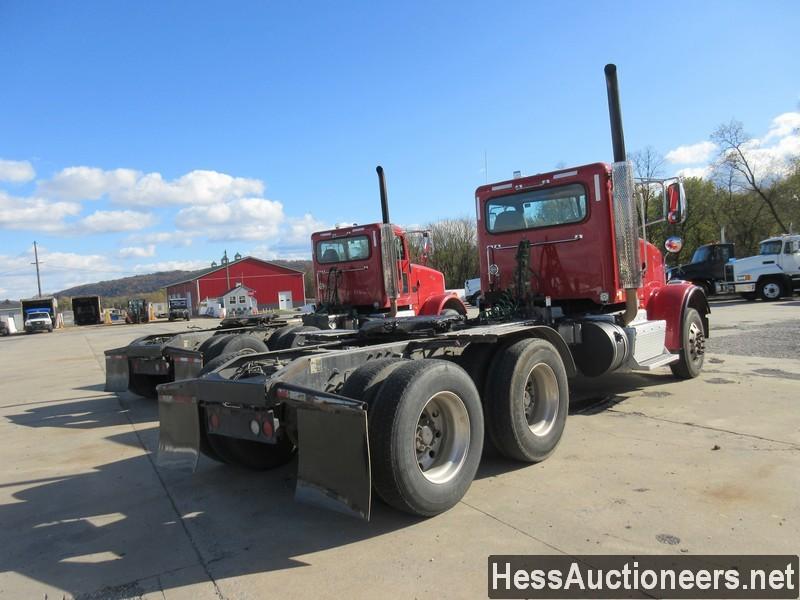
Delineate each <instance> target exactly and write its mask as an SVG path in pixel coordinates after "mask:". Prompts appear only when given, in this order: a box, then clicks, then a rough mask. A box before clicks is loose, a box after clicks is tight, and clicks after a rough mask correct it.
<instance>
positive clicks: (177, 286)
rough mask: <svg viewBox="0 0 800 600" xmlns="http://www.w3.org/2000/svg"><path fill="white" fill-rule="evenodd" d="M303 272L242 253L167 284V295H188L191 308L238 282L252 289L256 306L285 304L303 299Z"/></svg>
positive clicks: (179, 296)
mask: <svg viewBox="0 0 800 600" xmlns="http://www.w3.org/2000/svg"><path fill="white" fill-rule="evenodd" d="M304 276H305V275H304V273H303V272H302V271H298V270H296V269H290V268H289V267H282V266H280V265H276V264H274V263H271V262H267V261H266V260H261V259H260V258H254V257H252V256H245V257H243V258H240V259H238V260H233V261H231V262H229V263H227V264H222V265H220V266H218V267H217V266H214V267H211V268H210V269H206V270H204V271H197V272H196V273H194V274H193V275H192V277H191V278H189V279H184V280H183V281H177V282H175V283H173V284H171V285H168V286H167V297H168V298H188V300H189V305H190V306H191V307H192V311H193V312H194V313H195V314H197V311H198V307H199V305H200V302H201V301H202V300H205V299H206V298H221V297H222V296H224V295H225V292H227V291H229V290H230V289H231V288H233V287H235V286H236V285H237V284H241V285H243V286H247V287H248V288H250V289H251V290H252V291H253V295H254V296H255V298H256V301H257V302H258V308H259V309H264V308H286V309H290V308H293V307H295V306H302V305H304V304H305V303H306V295H305V282H304V280H303V279H304Z"/></svg>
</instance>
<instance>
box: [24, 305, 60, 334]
mask: <svg viewBox="0 0 800 600" xmlns="http://www.w3.org/2000/svg"><path fill="white" fill-rule="evenodd" d="M57 310H58V301H57V300H56V299H55V298H54V297H53V296H42V297H39V298H26V299H25V300H20V311H21V312H22V323H23V329H24V330H25V333H33V332H35V331H50V332H52V331H53V328H54V327H55V326H56V314H57Z"/></svg>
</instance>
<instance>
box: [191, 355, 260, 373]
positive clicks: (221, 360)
mask: <svg viewBox="0 0 800 600" xmlns="http://www.w3.org/2000/svg"><path fill="white" fill-rule="evenodd" d="M255 353H256V351H255V350H253V349H252V348H243V349H242V350H238V351H236V352H225V353H224V354H220V355H219V356H217V357H215V358H212V359H211V360H210V361H208V362H207V363H206V364H204V365H203V368H202V369H200V372H199V373H198V374H197V376H198V377H202V376H203V375H207V374H208V373H211V371H215V370H217V369H218V368H219V367H220V365H223V364H225V363H226V362H228V361H229V360H230V359H232V358H235V357H237V356H242V355H244V354H255Z"/></svg>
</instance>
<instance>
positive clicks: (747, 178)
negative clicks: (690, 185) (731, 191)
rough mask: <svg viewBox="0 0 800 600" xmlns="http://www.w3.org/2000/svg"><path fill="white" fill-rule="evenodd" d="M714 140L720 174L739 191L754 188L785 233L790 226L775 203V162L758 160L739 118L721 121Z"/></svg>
mask: <svg viewBox="0 0 800 600" xmlns="http://www.w3.org/2000/svg"><path fill="white" fill-rule="evenodd" d="M711 140H712V141H713V142H715V143H716V144H717V145H718V146H719V156H718V157H717V162H716V165H715V170H716V171H717V173H718V175H721V176H722V178H723V181H724V180H726V179H727V180H728V182H731V183H734V184H735V185H737V186H738V188H739V189H740V191H752V192H753V193H755V194H756V196H758V198H760V199H761V201H762V202H764V204H765V205H766V206H767V208H768V209H769V211H770V213H772V217H773V218H774V219H775V223H777V224H778V227H780V228H781V230H782V231H783V232H784V233H788V232H789V229H788V228H787V227H786V225H785V224H784V222H783V220H782V219H781V217H780V215H779V214H778V211H777V209H776V207H775V199H776V198H775V182H776V180H777V172H776V169H774V168H773V167H774V165H769V164H759V161H757V160H755V158H754V156H753V145H752V138H750V136H748V135H747V134H746V133H745V132H744V127H743V125H742V124H741V123H740V122H739V121H731V122H730V123H728V124H726V125H720V126H719V127H718V128H717V129H716V131H714V133H712V134H711Z"/></svg>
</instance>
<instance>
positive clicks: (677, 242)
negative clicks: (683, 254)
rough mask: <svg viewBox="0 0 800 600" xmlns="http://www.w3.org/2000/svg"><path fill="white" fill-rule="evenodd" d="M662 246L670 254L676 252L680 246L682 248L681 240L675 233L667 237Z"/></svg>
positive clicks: (679, 249)
mask: <svg viewBox="0 0 800 600" xmlns="http://www.w3.org/2000/svg"><path fill="white" fill-rule="evenodd" d="M664 248H666V250H667V252H669V253H670V254H677V253H678V252H680V251H681V248H683V240H682V239H681V238H679V237H678V236H677V235H673V236H672V237H668V238H667V240H666V241H665V242H664Z"/></svg>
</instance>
